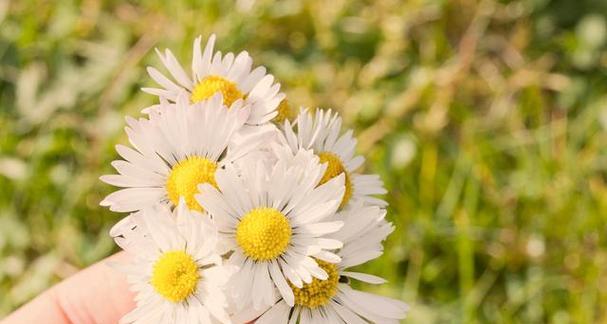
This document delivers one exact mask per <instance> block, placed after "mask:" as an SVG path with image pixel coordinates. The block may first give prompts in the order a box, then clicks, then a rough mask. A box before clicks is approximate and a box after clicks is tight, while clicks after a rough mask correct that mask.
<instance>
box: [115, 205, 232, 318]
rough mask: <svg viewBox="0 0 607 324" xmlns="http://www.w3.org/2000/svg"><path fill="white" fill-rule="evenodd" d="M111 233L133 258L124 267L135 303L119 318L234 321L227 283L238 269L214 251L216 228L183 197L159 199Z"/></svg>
mask: <svg viewBox="0 0 607 324" xmlns="http://www.w3.org/2000/svg"><path fill="white" fill-rule="evenodd" d="M111 235H112V236H114V239H115V240H116V243H117V244H118V245H120V246H121V247H122V248H123V249H124V250H125V251H126V252H127V253H130V254H132V256H133V261H132V262H131V263H128V264H116V265H115V266H116V267H117V268H118V269H119V270H121V271H123V272H125V274H126V276H127V280H128V282H129V284H130V286H131V289H132V290H133V291H134V292H135V293H136V297H135V301H136V303H137V306H136V307H135V309H134V310H133V311H131V312H130V313H128V314H126V315H125V316H124V317H123V318H122V319H121V321H120V323H191V324H196V323H201V324H207V323H230V318H229V316H228V312H227V311H226V308H227V307H228V300H227V298H226V296H225V295H224V293H223V286H224V285H225V284H226V283H227V281H228V280H229V277H230V274H231V273H233V272H234V269H233V268H232V267H229V266H225V265H222V259H221V257H220V256H219V255H218V254H216V253H215V244H216V242H217V232H216V229H215V228H214V226H213V224H212V223H210V220H209V218H208V217H203V215H202V214H201V213H199V212H197V211H190V210H189V209H188V208H187V207H186V206H185V202H184V201H183V200H182V203H181V204H180V205H179V206H178V207H177V208H175V210H174V211H172V212H171V210H170V209H169V208H168V207H167V206H166V205H156V206H154V207H150V208H147V209H145V210H142V211H139V212H137V213H135V214H133V215H131V217H128V218H126V219H125V220H124V221H122V222H120V223H119V224H117V226H115V227H114V228H113V229H112V231H111Z"/></svg>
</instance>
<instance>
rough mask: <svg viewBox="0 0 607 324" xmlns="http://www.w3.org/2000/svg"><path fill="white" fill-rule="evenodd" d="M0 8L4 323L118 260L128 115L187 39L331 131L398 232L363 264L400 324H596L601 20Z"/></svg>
mask: <svg viewBox="0 0 607 324" xmlns="http://www.w3.org/2000/svg"><path fill="white" fill-rule="evenodd" d="M4 3H6V2H0V314H5V313H7V312H8V311H10V310H11V309H13V308H14V307H16V306H18V305H20V304H21V303H23V302H25V301H27V300H28V299H30V298H32V297H33V296H35V295H36V294H37V293H39V292H40V291H41V290H43V289H45V288H47V287H48V286H49V285H51V284H52V283H54V282H57V281H58V280H61V279H62V278H65V277H66V276H69V275H70V274H72V273H74V272H75V271H77V269H79V268H81V267H83V266H86V265H88V264H90V263H92V262H94V261H96V260H99V259H101V258H103V257H104V256H106V255H109V254H111V253H112V252H114V251H115V250H116V249H115V247H114V244H113V243H112V242H111V240H110V239H109V237H108V235H107V231H108V229H109V227H110V226H111V225H112V224H113V223H114V222H116V221H117V220H118V219H119V218H120V217H121V216H122V215H118V214H114V213H110V212H109V211H107V210H106V209H102V208H100V207H98V203H99V201H100V200H101V199H102V198H103V197H104V196H105V195H106V194H107V193H109V192H110V191H111V190H112V188H110V187H109V186H107V185H104V184H102V183H101V182H100V181H99V180H98V177H99V176H100V175H102V174H104V173H108V172H110V165H109V162H110V161H111V160H113V159H114V158H115V157H116V156H115V151H114V145H115V144H117V143H126V138H125V136H124V134H123V131H122V128H123V126H124V120H123V115H125V114H129V115H132V116H140V113H139V110H140V109H141V108H142V107H145V106H148V105H149V104H151V103H152V102H153V100H154V98H152V97H151V96H149V95H146V94H143V93H141V92H140V91H139V88H140V87H142V86H148V85H151V84H152V82H151V80H150V79H149V78H148V76H147V75H146V73H145V69H144V68H145V66H146V65H155V66H159V65H160V64H159V60H158V59H157V58H156V57H155V55H154V53H153V48H154V47H156V46H157V47H161V48H164V47H170V48H172V49H173V50H175V52H176V53H177V54H178V56H179V57H180V58H181V59H182V60H183V61H184V62H187V61H188V60H189V58H190V55H191V54H190V51H191V41H192V40H193V38H194V37H195V36H196V35H198V34H202V35H203V36H205V37H206V36H207V35H209V34H210V33H211V32H215V33H217V35H218V38H219V42H218V46H219V49H221V50H223V51H230V50H231V51H236V50H241V49H246V50H248V51H249V52H250V53H251V54H252V55H253V57H254V58H255V60H256V63H257V64H263V65H266V66H267V67H268V69H269V70H270V71H271V72H272V73H273V74H274V75H275V76H276V77H277V78H278V79H279V80H280V81H281V82H282V84H283V89H284V90H285V91H286V93H287V94H288V98H289V100H290V102H292V103H293V104H296V105H304V106H308V107H316V106H320V107H325V108H334V109H338V110H339V111H341V112H342V114H343V116H344V118H345V120H346V122H347V124H348V125H350V126H352V127H354V128H355V130H356V134H357V135H358V136H359V139H360V147H359V151H360V153H362V154H365V155H366V156H367V157H368V162H369V163H368V168H367V169H368V171H370V172H377V173H379V174H380V175H381V176H382V178H383V179H384V181H385V183H386V186H387V187H388V189H389V194H388V195H387V199H388V200H389V202H390V209H389V215H390V216H389V218H390V219H391V220H392V221H393V222H394V223H395V224H396V228H397V229H396V231H395V233H394V234H393V235H392V236H391V237H390V239H389V240H388V241H387V243H386V253H385V254H384V255H383V256H382V257H381V258H380V259H378V260H376V261H374V262H371V263H369V264H368V265H365V266H364V268H365V269H366V270H369V271H370V272H372V273H375V274H377V275H381V276H384V277H386V278H387V279H389V281H390V283H389V284H387V285H384V286H382V287H372V286H366V285H365V286H363V288H364V289H366V290H369V291H382V292H383V293H384V294H386V295H390V296H393V297H397V298H400V299H402V300H405V301H407V302H408V303H410V304H411V305H412V310H413V311H412V313H411V319H410V321H409V322H411V323H432V322H449V323H452V322H488V323H510V322H521V323H539V322H553V323H592V322H604V321H607V311H606V308H605V305H607V293H606V290H605V287H607V273H606V269H607V238H606V237H607V236H606V235H605V233H607V132H606V129H607V73H606V72H607V55H606V54H605V48H606V47H605V44H606V38H607V27H606V26H607V25H606V12H607V8H606V5H604V4H600V3H599V2H596V4H593V2H591V1H575V2H573V3H575V4H576V6H575V8H573V9H572V7H570V5H569V4H568V3H570V2H568V1H553V2H550V1H535V2H527V1H512V2H508V3H505V1H492V0H486V1H480V2H478V3H476V2H474V1H463V0H459V1H406V2H400V1H389V0H380V1H369V2H362V1H334V2H331V1H309V2H305V4H302V3H300V2H296V1H290V0H289V1H279V2H274V1H257V2H253V1H249V0H240V1H237V2H236V4H232V3H231V2H229V1H205V2H204V3H203V4H200V5H194V4H192V3H191V2H190V1H166V2H165V1H141V2H137V3H138V4H135V2H133V3H128V2H120V1H106V2H103V3H100V2H97V1H82V2H79V3H72V2H68V1H57V2H46V1H40V2H38V3H36V2H29V1H13V2H10V3H9V5H8V6H5V5H3V4H4Z"/></svg>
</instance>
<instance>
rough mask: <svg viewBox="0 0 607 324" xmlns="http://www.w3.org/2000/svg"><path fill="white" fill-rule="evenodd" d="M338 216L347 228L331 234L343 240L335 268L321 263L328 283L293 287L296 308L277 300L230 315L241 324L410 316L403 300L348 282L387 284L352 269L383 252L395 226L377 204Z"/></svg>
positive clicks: (337, 323) (354, 322)
mask: <svg viewBox="0 0 607 324" xmlns="http://www.w3.org/2000/svg"><path fill="white" fill-rule="evenodd" d="M354 207H355V208H350V209H348V210H347V211H344V212H342V213H340V214H339V215H338V217H339V218H341V219H343V220H344V223H345V226H344V227H343V229H341V230H340V231H339V232H337V233H335V234H332V235H330V236H331V237H332V238H334V239H339V240H343V243H344V246H343V248H342V249H341V250H340V251H339V252H337V254H338V255H339V256H340V257H341V261H340V262H338V263H336V264H332V263H328V262H324V261H319V262H318V263H319V265H320V267H321V268H322V269H323V270H325V272H327V273H328V279H326V280H319V279H313V280H312V282H311V283H307V284H304V285H303V287H301V288H297V287H292V288H293V292H294V294H295V305H294V306H292V305H290V304H289V303H288V302H286V301H285V300H284V299H278V300H277V301H276V303H275V304H274V305H272V306H271V307H269V308H267V309H264V310H261V311H260V310H256V309H254V308H249V309H246V310H244V311H242V312H240V313H238V314H236V315H234V316H233V317H232V320H233V321H235V322H237V323H243V322H248V321H252V320H255V319H256V320H255V323H256V324H266V323H267V324H270V323H302V324H305V323H328V324H344V323H345V324H359V323H360V324H366V323H378V324H384V323H386V324H397V323H399V320H401V319H403V318H405V317H406V315H407V312H408V309H409V306H408V305H407V304H405V303H403V302H401V301H398V300H394V299H391V298H386V297H383V296H378V295H374V294H370V293H366V292H362V291H358V290H354V289H352V288H351V287H350V284H349V283H350V279H356V280H360V281H363V282H367V283H371V284H381V283H385V280H384V279H382V278H380V277H377V276H373V275H369V274H365V273H360V272H351V271H348V268H350V267H353V266H356V265H359V264H362V263H364V262H366V261H369V260H371V259H374V258H376V257H378V256H379V255H381V253H382V250H383V248H382V241H383V240H384V239H385V238H386V236H387V235H388V234H389V233H391V232H392V230H393V226H392V224H390V223H388V222H386V221H385V220H384V216H385V211H383V210H381V209H380V208H379V207H377V206H362V205H356V206H354Z"/></svg>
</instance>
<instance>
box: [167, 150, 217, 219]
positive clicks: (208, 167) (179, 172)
mask: <svg viewBox="0 0 607 324" xmlns="http://www.w3.org/2000/svg"><path fill="white" fill-rule="evenodd" d="M215 170H217V163H215V162H213V161H211V160H209V159H206V158H203V157H199V156H192V157H189V158H187V159H185V160H183V161H180V162H179V163H177V164H175V165H174V166H173V168H172V169H171V173H170V174H169V177H168V178H167V182H166V190H167V194H168V196H169V199H170V200H171V202H173V204H175V205H177V204H179V197H184V199H185V201H186V203H187V205H188V207H189V208H190V209H193V210H198V211H202V207H201V206H200V205H199V204H198V202H197V201H196V199H195V198H194V195H195V194H197V193H198V185H199V184H201V183H209V184H211V185H212V186H214V187H216V188H217V183H216V182H215Z"/></svg>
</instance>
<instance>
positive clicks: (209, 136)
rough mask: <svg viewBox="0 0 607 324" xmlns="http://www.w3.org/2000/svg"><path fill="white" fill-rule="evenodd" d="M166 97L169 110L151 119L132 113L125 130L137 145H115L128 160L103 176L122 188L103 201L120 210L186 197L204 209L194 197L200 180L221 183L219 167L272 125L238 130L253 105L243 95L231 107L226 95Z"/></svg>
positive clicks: (192, 206) (244, 151) (191, 204)
mask: <svg viewBox="0 0 607 324" xmlns="http://www.w3.org/2000/svg"><path fill="white" fill-rule="evenodd" d="M180 98H181V99H178V100H177V103H175V104H170V103H167V102H164V103H163V105H165V106H167V107H168V108H170V109H166V112H165V113H162V114H161V113H158V112H152V113H150V115H149V119H145V118H142V119H139V120H136V119H133V118H127V124H128V127H126V132H127V134H128V137H129V141H130V142H131V144H132V146H133V147H134V148H129V147H126V146H123V145H118V146H116V150H117V151H118V154H120V156H121V157H122V158H123V159H124V160H117V161H114V162H112V166H113V167H114V168H115V169H116V170H117V171H118V173H119V174H117V175H105V176H102V177H101V180H102V181H104V182H106V183H109V184H111V185H115V186H117V187H122V188H125V189H121V190H118V191H116V192H114V193H112V194H110V195H108V196H107V197H106V198H105V199H104V200H103V201H102V202H101V205H102V206H109V207H110V209H111V210H113V211H118V212H130V211H136V210H141V209H143V208H146V207H148V206H150V205H153V204H155V203H158V202H165V203H168V204H169V205H172V206H175V205H176V204H177V203H178V202H179V198H180V197H184V198H185V201H186V203H187V205H188V207H189V208H190V209H194V210H201V208H200V205H199V204H198V203H197V202H196V200H195V199H194V194H196V193H197V192H198V190H197V186H198V184H200V183H210V184H211V185H216V182H215V171H216V170H217V169H218V168H221V167H222V166H223V165H225V164H228V163H231V162H233V161H234V160H236V159H238V158H240V157H242V156H243V155H245V154H247V153H248V152H250V151H253V150H255V148H256V147H257V145H259V144H260V143H262V142H263V140H262V138H263V136H264V134H266V132H265V131H264V129H267V127H256V131H255V132H253V131H250V129H249V131H248V132H247V134H246V135H242V134H240V133H238V132H239V131H240V130H241V129H242V127H243V125H244V123H245V121H246V120H247V118H248V112H249V110H248V109H246V108H243V107H242V100H238V101H236V102H234V103H233V104H232V107H231V108H230V109H227V108H226V107H225V106H224V105H223V104H222V100H221V95H219V94H218V95H215V96H214V97H213V98H211V99H210V100H207V101H204V102H201V103H197V104H192V105H190V104H189V103H188V102H187V98H185V97H184V96H182V97H180Z"/></svg>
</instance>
